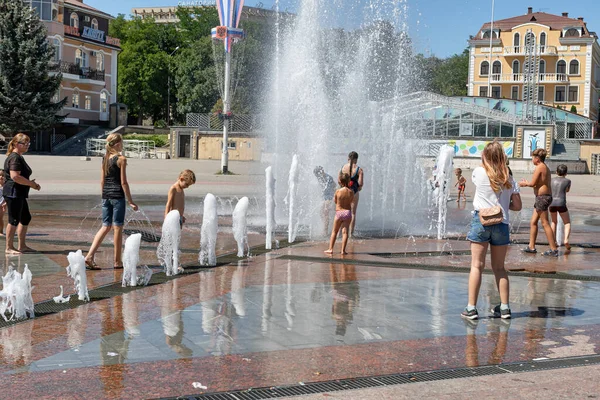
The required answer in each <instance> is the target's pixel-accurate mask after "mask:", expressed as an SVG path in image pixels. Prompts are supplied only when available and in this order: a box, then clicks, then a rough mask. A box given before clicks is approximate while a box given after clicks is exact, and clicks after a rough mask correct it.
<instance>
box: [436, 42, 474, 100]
mask: <svg viewBox="0 0 600 400" xmlns="http://www.w3.org/2000/svg"><path fill="white" fill-rule="evenodd" d="M468 79H469V50H468V49H465V50H464V51H463V52H462V54H455V55H453V56H452V57H450V58H447V59H445V60H443V61H442V63H441V64H439V65H438V66H437V68H435V71H434V73H433V81H432V85H431V86H432V90H433V91H434V92H436V93H439V94H443V95H444V96H466V95H467V82H468Z"/></svg>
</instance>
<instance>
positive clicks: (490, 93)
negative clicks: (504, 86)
mask: <svg viewBox="0 0 600 400" xmlns="http://www.w3.org/2000/svg"><path fill="white" fill-rule="evenodd" d="M494 4H495V2H494V0H492V22H491V24H490V63H489V65H488V68H489V69H488V85H487V87H488V89H487V97H492V71H493V70H494V69H493V68H492V44H493V43H492V41H493V40H494Z"/></svg>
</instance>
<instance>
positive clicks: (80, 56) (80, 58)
mask: <svg viewBox="0 0 600 400" xmlns="http://www.w3.org/2000/svg"><path fill="white" fill-rule="evenodd" d="M75 65H77V66H79V67H81V68H85V67H87V65H88V62H87V53H86V52H85V51H83V50H81V49H77V50H75Z"/></svg>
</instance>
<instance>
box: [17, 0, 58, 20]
mask: <svg viewBox="0 0 600 400" xmlns="http://www.w3.org/2000/svg"><path fill="white" fill-rule="evenodd" d="M24 3H25V4H27V5H29V6H30V7H31V8H32V9H33V12H34V13H35V14H36V15H37V16H38V17H39V18H40V19H41V20H42V21H56V20H57V19H58V0H24Z"/></svg>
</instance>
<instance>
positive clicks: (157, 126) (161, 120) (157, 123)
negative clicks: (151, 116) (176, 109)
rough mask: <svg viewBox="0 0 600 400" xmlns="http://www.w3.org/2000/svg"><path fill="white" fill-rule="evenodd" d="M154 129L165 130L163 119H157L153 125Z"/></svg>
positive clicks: (165, 125)
mask: <svg viewBox="0 0 600 400" xmlns="http://www.w3.org/2000/svg"><path fill="white" fill-rule="evenodd" d="M154 127H155V128H167V123H166V122H165V120H163V119H159V120H158V121H156V122H155V123H154Z"/></svg>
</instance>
